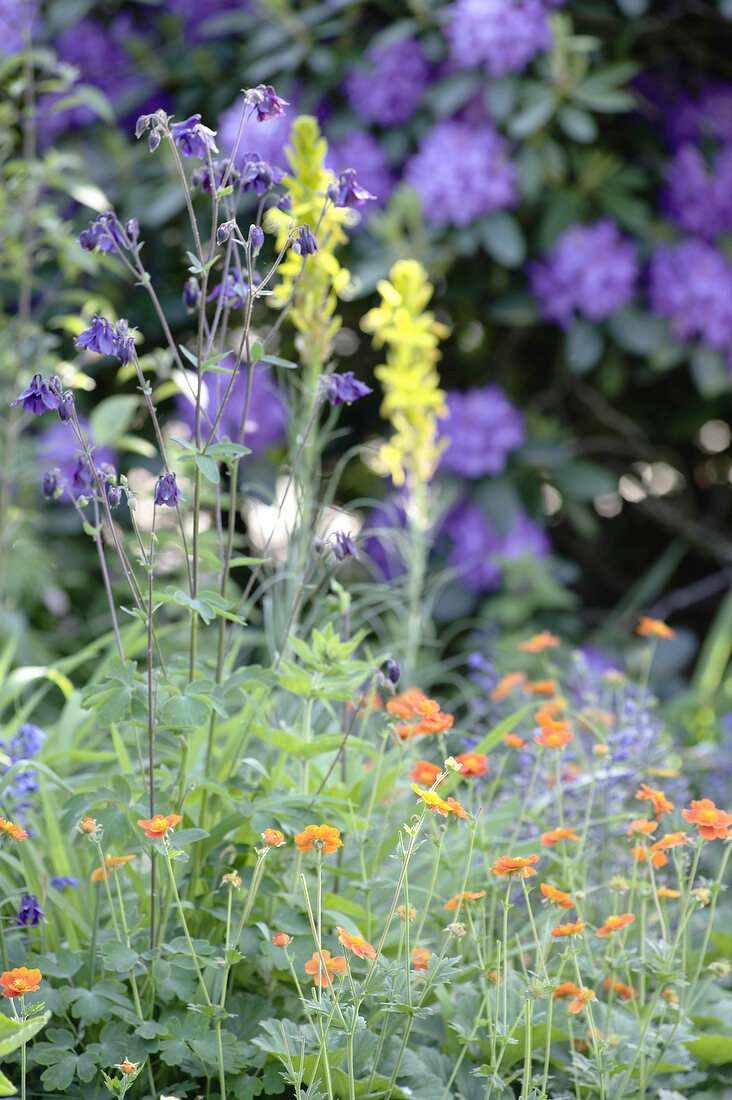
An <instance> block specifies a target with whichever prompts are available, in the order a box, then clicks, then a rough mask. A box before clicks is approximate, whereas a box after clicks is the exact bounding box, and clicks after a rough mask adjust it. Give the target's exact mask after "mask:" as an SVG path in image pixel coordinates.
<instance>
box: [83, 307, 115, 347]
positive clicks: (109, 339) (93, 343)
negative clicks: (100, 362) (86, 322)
mask: <svg viewBox="0 0 732 1100" xmlns="http://www.w3.org/2000/svg"><path fill="white" fill-rule="evenodd" d="M115 337H116V334H115V331H114V326H113V325H112V322H111V321H108V320H107V318H106V317H100V316H99V314H97V313H95V314H94V317H93V319H92V323H91V328H88V329H85V331H84V332H82V333H80V334H79V336H77V338H76V346H77V348H85V349H86V350H87V351H95V352H96V353H97V355H114V354H115V352H116V350H117V341H116V338H115Z"/></svg>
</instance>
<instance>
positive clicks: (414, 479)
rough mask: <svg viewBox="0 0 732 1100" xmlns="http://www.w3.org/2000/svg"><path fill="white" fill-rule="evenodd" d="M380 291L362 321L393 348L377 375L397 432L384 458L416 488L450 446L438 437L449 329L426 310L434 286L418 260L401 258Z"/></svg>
mask: <svg viewBox="0 0 732 1100" xmlns="http://www.w3.org/2000/svg"><path fill="white" fill-rule="evenodd" d="M377 289H378V291H379V294H380V295H381V303H380V305H378V306H376V307H375V308H374V309H371V310H369V312H368V313H367V314H366V315H365V316H364V317H363V318H362V319H361V328H362V329H363V330H364V332H369V333H371V334H372V335H373V344H374V347H377V348H379V347H383V346H386V347H387V353H386V362H385V363H382V364H381V365H380V366H378V367H377V368H376V370H375V371H374V374H375V375H376V377H377V378H378V380H379V381H380V382H381V384H382V387H383V390H384V400H383V402H382V405H381V415H382V416H383V417H384V418H385V419H387V420H390V421H391V423H392V427H393V428H394V434H393V435H392V436H391V438H390V439H389V440H388V442H387V443H385V444H384V445H383V447H382V448H381V450H380V452H379V457H380V459H381V461H382V463H383V464H384V466H385V467H386V469H387V471H388V472H389V474H390V475H391V478H392V480H393V482H394V484H395V485H403V484H404V483H405V482H407V483H408V484H409V487H410V488H414V487H415V486H418V485H420V484H421V485H424V484H425V483H427V482H429V481H431V479H432V477H433V476H434V473H435V470H436V469H437V463H438V461H439V458H440V454H441V453H442V451H443V450H444V449H445V447H446V446H447V443H448V440H447V439H443V440H440V441H438V439H437V421H438V420H439V419H441V418H442V417H445V416H447V407H446V405H445V392H444V390H441V389H440V377H439V374H438V373H437V369H436V364H437V362H438V360H439V359H440V351H439V347H438V345H439V342H440V340H443V339H444V338H445V337H446V336H447V335H448V332H449V330H448V329H447V328H446V327H445V325H442V324H440V322H439V321H436V320H435V317H434V314H433V313H431V312H430V311H429V310H426V308H425V307H426V306H427V305H428V303H429V301H430V298H431V297H432V291H433V287H432V284H431V283H430V282H429V280H428V279H427V272H426V271H425V269H424V268H423V267H422V265H421V264H419V263H417V261H416V260H399V261H398V262H397V263H395V264H394V266H393V267H392V269H391V271H390V272H389V280H388V281H387V280H385V279H382V280H381V281H380V282H379V283H378V284H377Z"/></svg>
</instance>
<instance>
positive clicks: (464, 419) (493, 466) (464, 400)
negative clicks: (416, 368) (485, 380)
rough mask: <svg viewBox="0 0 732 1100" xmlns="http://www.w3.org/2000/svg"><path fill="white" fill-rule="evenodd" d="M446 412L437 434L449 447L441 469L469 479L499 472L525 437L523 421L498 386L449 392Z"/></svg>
mask: <svg viewBox="0 0 732 1100" xmlns="http://www.w3.org/2000/svg"><path fill="white" fill-rule="evenodd" d="M447 409H448V413H449V417H448V419H447V420H444V421H441V423H440V434H441V435H442V436H446V437H448V438H449V440H450V444H449V446H448V448H447V450H445V451H443V454H442V458H441V460H440V466H441V467H442V469H444V470H452V471H453V472H454V473H456V474H460V475H461V477H473V478H477V477H484V476H485V474H501V473H503V471H504V470H505V468H506V461H507V458H508V455H509V453H510V452H511V451H514V450H515V449H516V448H517V447H520V446H521V444H522V443H523V442H524V440H525V438H526V427H525V423H526V418H525V416H524V414H523V413H521V412H519V411H518V409H516V408H514V406H513V405H512V404H511V402H510V401H509V400H508V398H507V397H506V395H505V393H504V392H503V390H502V389H501V387H500V386H497V385H489V386H483V387H482V388H481V389H470V390H466V391H465V393H460V392H459V391H458V390H449V391H448V394H447Z"/></svg>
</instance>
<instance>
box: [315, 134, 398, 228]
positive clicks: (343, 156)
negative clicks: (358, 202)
mask: <svg viewBox="0 0 732 1100" xmlns="http://www.w3.org/2000/svg"><path fill="white" fill-rule="evenodd" d="M341 164H350V165H351V167H352V168H354V169H355V170H356V176H357V177H358V179H359V181H360V183H361V185H362V186H363V187H365V188H366V190H367V191H370V192H371V193H372V194H375V195H376V205H377V206H382V205H383V204H384V202H385V201H386V200H387V198H388V197H389V195H390V194H391V192H392V191H393V190H394V173H393V172H392V170H391V168H390V167H389V162H388V160H387V158H386V154H385V152H384V150H383V148H382V145H381V142H380V141H378V139H377V138H375V137H374V135H373V134H371V133H369V132H368V131H367V130H353V132H352V133H349V134H347V135H346V136H345V137H343V138H340V139H339V140H338V141H329V142H328V155H327V157H326V162H325V166H326V168H328V169H330V171H332V172H333V173H334V174H335V173H336V170H337V168H338V166H339V165H341ZM372 209H374V208H373V207H371V206H366V208H365V209H363V210H361V212H360V213H361V215H362V217H364V218H366V217H368V215H369V213H370V212H371V210H372Z"/></svg>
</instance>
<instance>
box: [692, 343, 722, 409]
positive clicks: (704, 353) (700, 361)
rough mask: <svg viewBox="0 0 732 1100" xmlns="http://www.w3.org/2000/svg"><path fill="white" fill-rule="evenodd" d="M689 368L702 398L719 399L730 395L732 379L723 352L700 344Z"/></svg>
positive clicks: (695, 350) (693, 352)
mask: <svg viewBox="0 0 732 1100" xmlns="http://www.w3.org/2000/svg"><path fill="white" fill-rule="evenodd" d="M689 368H690V370H691V377H692V378H693V379H694V385H695V386H696V388H697V390H698V391H699V393H700V394H701V396H702V397H708V398H712V397H719V396H720V395H721V394H723V393H729V390H730V387H731V386H732V379H731V378H730V374H729V371H728V369H727V366H726V363H725V360H724V356H723V355H722V353H721V352H719V351H714V349H713V348H705V347H704V346H703V345H702V344H699V345H698V346H697V347H695V348H694V350H693V351H692V353H691V358H690V359H689Z"/></svg>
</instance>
